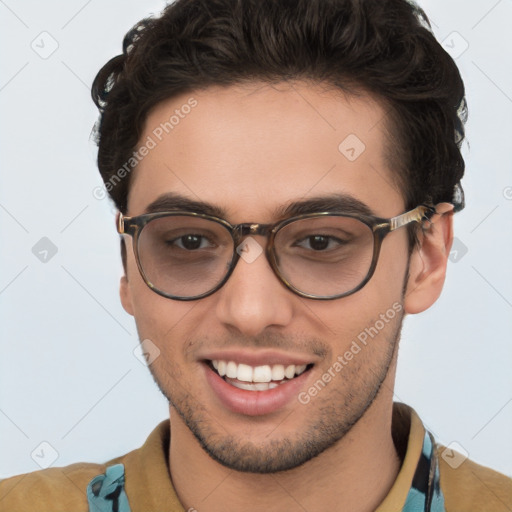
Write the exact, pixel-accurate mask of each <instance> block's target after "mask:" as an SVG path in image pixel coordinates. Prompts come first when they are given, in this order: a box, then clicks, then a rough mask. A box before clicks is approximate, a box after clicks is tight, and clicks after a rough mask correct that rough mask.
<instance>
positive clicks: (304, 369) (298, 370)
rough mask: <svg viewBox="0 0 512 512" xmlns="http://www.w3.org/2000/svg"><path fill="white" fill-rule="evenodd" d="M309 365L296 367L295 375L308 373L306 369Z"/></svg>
mask: <svg viewBox="0 0 512 512" xmlns="http://www.w3.org/2000/svg"><path fill="white" fill-rule="evenodd" d="M307 366H308V365H307V364H303V365H301V366H296V367H295V375H300V374H301V373H304V372H305V371H306V368H307Z"/></svg>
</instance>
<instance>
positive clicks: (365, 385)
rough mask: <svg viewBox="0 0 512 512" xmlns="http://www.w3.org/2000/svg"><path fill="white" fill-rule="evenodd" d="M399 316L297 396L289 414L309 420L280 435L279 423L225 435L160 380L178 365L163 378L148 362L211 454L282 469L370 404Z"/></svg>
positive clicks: (334, 437)
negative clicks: (266, 429)
mask: <svg viewBox="0 0 512 512" xmlns="http://www.w3.org/2000/svg"><path fill="white" fill-rule="evenodd" d="M402 322H403V313H401V314H400V315H397V316H396V317H395V319H394V321H393V322H390V323H389V324H388V325H387V326H386V328H385V329H384V330H383V331H381V332H380V333H379V335H378V336H377V337H376V338H375V339H372V340H371V341H369V342H368V344H367V346H364V347H363V348H362V349H361V352H360V353H358V354H356V355H355V356H354V359H352V361H350V362H349V363H348V364H347V366H345V367H344V368H343V369H342V370H341V371H340V373H339V375H337V377H336V378H334V379H333V381H332V382H330V383H329V384H328V385H326V387H325V388H324V389H322V390H321V391H320V392H319V393H318V395H317V396H316V397H315V398H314V399H313V400H311V402H309V403H308V404H305V405H302V404H300V403H299V402H298V401H297V406H296V409H295V410H294V411H293V413H292V414H294V415H295V414H298V415H300V416H301V419H300V420H299V423H302V422H303V418H308V420H307V421H306V424H305V425H304V426H303V427H302V428H301V431H297V432H296V435H295V436H294V438H293V439H291V438H289V437H288V438H285V437H282V438H279V434H278V431H279V427H277V429H276V431H274V432H273V433H272V436H268V437H267V438H266V439H265V441H264V442H260V443H255V442H254V441H247V440H245V439H244V437H245V436H243V435H240V437H239V438H236V437H234V436H233V435H228V434H227V432H226V430H224V429H223V428H222V426H220V425H218V424H217V423H215V422H214V421H212V419H211V416H210V415H209V414H208V412H207V411H205V407H204V406H203V405H202V404H200V403H198V401H196V400H195V399H194V398H193V397H192V396H191V395H190V394H189V393H187V392H186V391H185V389H184V388H183V387H182V386H179V387H176V386H173V385H172V384H169V385H163V383H162V380H166V381H168V382H172V381H175V380H176V373H175V371H176V370H177V369H173V368H172V367H170V368H167V369H165V370H164V371H163V373H164V374H167V375H166V377H167V378H166V379H160V378H159V376H157V375H156V372H155V371H154V370H155V369H154V368H152V367H150V368H151V373H152V374H153V378H154V380H155V382H156V384H157V385H158V387H159V388H160V391H161V392H162V393H163V395H164V396H165V397H166V398H167V400H168V401H169V403H170V405H171V406H172V407H173V408H174V410H175V411H176V412H177V414H178V415H179V416H180V417H181V419H182V420H183V422H184V423H185V424H186V426H187V427H188V428H189V430H190V432H191V433H192V434H193V435H194V437H195V438H196V439H197V441H198V442H199V444H200V445H201V447H202V448H203V449H204V450H205V452H206V453H207V454H208V455H209V456H210V457H211V458H212V459H214V460H215V461H217V462H219V463H220V464H222V465H223V466H225V467H226V468H229V469H231V470H235V471H241V472H249V473H260V474H268V473H276V472H279V471H287V470H290V469H293V468H296V467H299V466H301V465H302V464H304V463H306V462H308V461H309V460H311V459H313V458H314V457H317V456H318V455H320V454H321V453H322V452H324V451H325V450H327V449H329V448H330V447H332V446H334V445H335V444H336V443H337V442H338V441H340V440H341V439H343V437H345V436H346V435H347V433H348V432H350V430H351V429H352V428H353V427H354V425H356V424H357V423H358V421H359V420H360V419H361V418H362V417H363V415H364V414H365V413H366V411H367V410H368V409H369V408H370V406H371V405H372V404H373V402H374V401H375V399H376V397H377V396H378V394H379V391H380V390H381V388H382V385H383V383H384V381H385V380H386V377H387V376H388V373H389V371H390V368H391V367H392V365H393V362H394V360H395V358H396V353H397V347H398V343H399V338H400V332H401V328H402ZM376 344H381V345H382V347H380V350H375V345H376ZM372 345H373V346H374V347H373V348H372ZM372 357H373V359H372ZM161 370H162V368H161ZM318 378H321V375H320V376H318ZM340 384H342V385H340ZM171 389H172V391H171Z"/></svg>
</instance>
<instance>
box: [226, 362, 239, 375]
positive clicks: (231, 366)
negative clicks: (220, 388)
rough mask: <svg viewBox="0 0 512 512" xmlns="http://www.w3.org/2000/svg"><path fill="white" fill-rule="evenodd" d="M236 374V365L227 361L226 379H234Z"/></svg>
mask: <svg viewBox="0 0 512 512" xmlns="http://www.w3.org/2000/svg"><path fill="white" fill-rule="evenodd" d="M237 373H238V365H237V364H236V363H234V362H233V361H229V363H228V364H227V366H226V377H229V378H230V379H236V376H237Z"/></svg>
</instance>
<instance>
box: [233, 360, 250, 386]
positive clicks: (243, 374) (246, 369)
mask: <svg viewBox="0 0 512 512" xmlns="http://www.w3.org/2000/svg"><path fill="white" fill-rule="evenodd" d="M252 374H253V371H252V366H249V365H248V364H239V365H238V370H237V373H236V378H237V379H238V380H242V381H244V382H252Z"/></svg>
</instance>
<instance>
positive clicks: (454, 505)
mask: <svg viewBox="0 0 512 512" xmlns="http://www.w3.org/2000/svg"><path fill="white" fill-rule="evenodd" d="M169 436H170V425H169V420H166V421H163V422H162V423H160V424H159V425H158V426H157V427H156V428H155V429H154V430H153V432H152V433H151V434H150V435H149V437H148V438H147V440H146V442H145V443H144V445H143V446H142V447H140V448H138V449H136V450H134V451H132V452H129V453H127V454H126V455H123V456H121V457H117V458H115V459H113V460H111V461H109V462H107V463H105V464H91V463H77V464H71V465H70V466H66V467H60V468H48V469H45V470H41V471H35V472H33V473H26V474H22V475H17V476H14V477H11V478H7V479H5V480H2V481H1V482H0V512H88V511H89V506H88V501H87V496H86V489H87V486H88V484H89V482H90V481H91V480H92V479H93V478H94V477H96V476H98V475H100V474H102V473H104V472H105V469H106V467H107V466H110V465H112V464H117V463H122V464H123V465H124V468H125V486H124V489H125V492H126V495H127V497H128V500H129V504H130V508H131V511H132V512H185V510H184V508H183V506H182V505H181V503H180V501H179V500H178V497H177V496H176V492H175V490H174V487H173V485H172V482H171V479H170V476H169V467H168V464H167V456H168V453H169V451H168V448H169V439H170V437H169ZM424 437H425V429H424V427H423V424H422V422H421V420H420V419H419V417H418V416H417V414H416V413H415V412H414V410H413V409H411V408H410V407H408V406H406V405H404V404H395V406H394V410H393V440H394V442H395V445H396V447H397V451H398V453H399V454H401V455H402V458H403V462H402V466H401V469H400V472H399V474H398V476H397V478H396V481H395V483H394V484H393V486H392V488H391V489H390V491H389V493H388V495H387V496H386V498H385V499H384V501H383V502H382V503H381V505H380V506H379V507H378V508H377V511H376V512H400V511H402V509H403V507H404V504H405V501H406V499H407V496H408V493H409V490H410V488H411V484H412V481H413V477H414V473H415V471H416V468H417V465H418V460H419V458H420V456H421V452H422V446H423V440H424ZM436 449H437V454H438V460H439V471H440V483H441V490H442V493H443V494H444V500H445V509H446V512H510V511H512V479H511V478H509V477H507V476H505V475H502V474H500V473H498V472H496V471H493V470H492V469H489V468H486V467H483V466H480V465H479V464H476V463H474V462H472V461H470V460H469V459H466V460H464V462H462V464H460V465H459V466H458V467H457V468H453V467H452V466H451V465H450V464H449V463H448V462H447V460H449V458H447V457H446V453H445V458H446V459H447V460H445V458H443V456H442V454H443V453H444V450H445V448H444V447H442V446H437V447H436Z"/></svg>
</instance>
